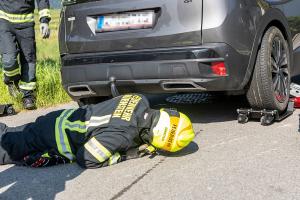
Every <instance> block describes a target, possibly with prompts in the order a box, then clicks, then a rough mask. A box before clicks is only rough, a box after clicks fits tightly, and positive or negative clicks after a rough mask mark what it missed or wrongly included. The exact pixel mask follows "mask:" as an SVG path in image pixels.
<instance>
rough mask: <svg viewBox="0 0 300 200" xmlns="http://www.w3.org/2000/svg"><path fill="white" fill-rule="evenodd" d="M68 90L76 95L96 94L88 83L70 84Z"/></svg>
mask: <svg viewBox="0 0 300 200" xmlns="http://www.w3.org/2000/svg"><path fill="white" fill-rule="evenodd" d="M68 92H69V94H71V95H72V96H74V97H80V96H91V95H95V94H96V93H95V92H94V91H93V90H92V89H91V88H90V87H89V86H88V85H73V86H69V87H68Z"/></svg>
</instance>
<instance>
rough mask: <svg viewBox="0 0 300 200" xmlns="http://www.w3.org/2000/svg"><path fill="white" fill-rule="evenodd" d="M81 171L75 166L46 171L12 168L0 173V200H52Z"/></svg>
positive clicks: (69, 165) (81, 170) (68, 165)
mask: <svg viewBox="0 0 300 200" xmlns="http://www.w3.org/2000/svg"><path fill="white" fill-rule="evenodd" d="M83 171H84V169H81V168H80V167H79V166H77V165H76V164H67V165H65V166H54V167H49V168H47V169H45V168H41V169H33V168H28V167H18V166H12V167H10V168H8V169H6V170H4V171H3V172H1V173H0V188H1V190H2V191H1V192H2V193H0V194H1V197H0V199H14V200H15V199H32V200H40V199H44V200H53V199H55V196H56V194H58V193H60V192H63V191H64V190H65V185H66V182H67V181H70V180H72V179H74V178H75V177H77V176H79V175H80V174H81V173H82V172H83ZM47 186H48V188H47ZM6 187H7V189H5V188H6ZM3 190H4V191H3Z"/></svg>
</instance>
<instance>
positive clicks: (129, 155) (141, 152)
mask: <svg viewBox="0 0 300 200" xmlns="http://www.w3.org/2000/svg"><path fill="white" fill-rule="evenodd" d="M155 153H156V149H155V148H154V147H153V146H149V145H148V144H143V145H141V146H139V147H138V148H132V149H129V150H128V151H127V152H126V154H125V159H126V160H130V159H136V158H141V157H144V156H147V155H153V154H155Z"/></svg>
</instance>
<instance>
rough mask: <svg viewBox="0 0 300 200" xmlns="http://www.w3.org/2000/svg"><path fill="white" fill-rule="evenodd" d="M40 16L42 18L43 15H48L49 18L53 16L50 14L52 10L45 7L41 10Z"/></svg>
mask: <svg viewBox="0 0 300 200" xmlns="http://www.w3.org/2000/svg"><path fill="white" fill-rule="evenodd" d="M39 16H40V19H41V18H42V17H48V18H51V15H50V10H49V9H47V8H46V9H43V10H40V11H39Z"/></svg>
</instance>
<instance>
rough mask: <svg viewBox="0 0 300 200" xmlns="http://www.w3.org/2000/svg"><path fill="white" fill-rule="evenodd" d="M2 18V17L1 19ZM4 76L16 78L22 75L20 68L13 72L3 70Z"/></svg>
mask: <svg viewBox="0 0 300 200" xmlns="http://www.w3.org/2000/svg"><path fill="white" fill-rule="evenodd" d="M0 18H1V17H0ZM3 72H4V74H5V75H6V76H7V77H13V76H16V75H20V74H21V72H20V68H19V67H18V68H17V69H13V70H9V71H7V70H3Z"/></svg>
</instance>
